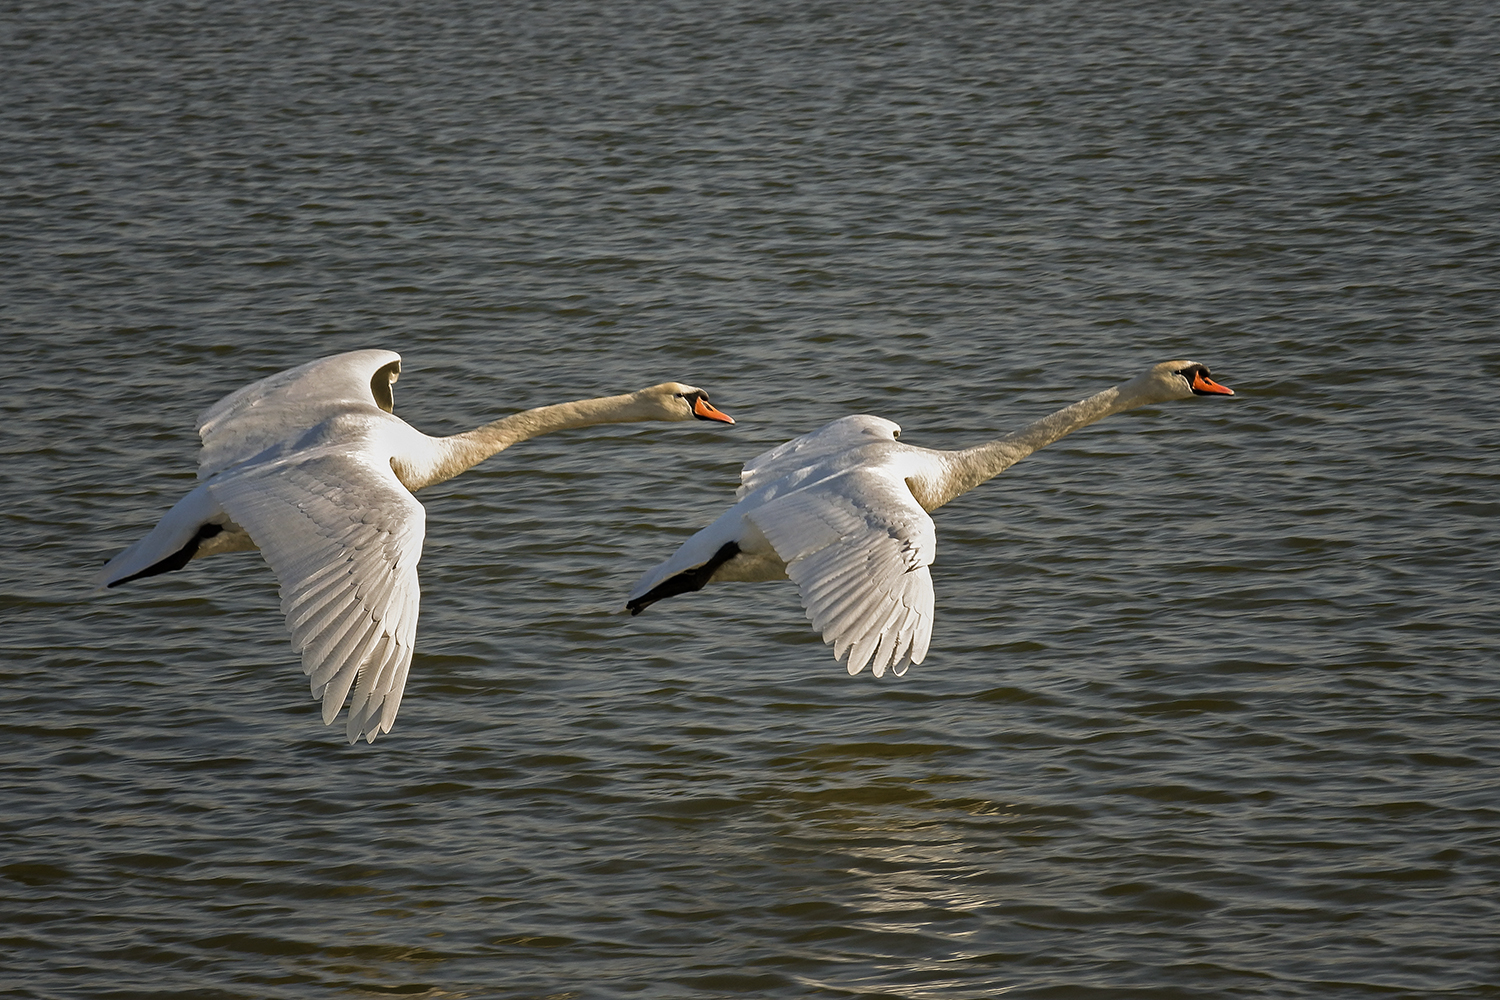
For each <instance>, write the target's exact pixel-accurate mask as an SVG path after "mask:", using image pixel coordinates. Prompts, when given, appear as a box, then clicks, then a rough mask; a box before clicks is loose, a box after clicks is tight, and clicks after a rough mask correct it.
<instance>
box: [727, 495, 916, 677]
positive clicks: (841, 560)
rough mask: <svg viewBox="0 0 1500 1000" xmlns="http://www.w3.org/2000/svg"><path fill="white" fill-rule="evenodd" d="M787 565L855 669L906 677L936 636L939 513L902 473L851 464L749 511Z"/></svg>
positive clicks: (806, 602) (821, 625)
mask: <svg viewBox="0 0 1500 1000" xmlns="http://www.w3.org/2000/svg"><path fill="white" fill-rule="evenodd" d="M745 516H746V517H747V518H748V519H749V520H751V521H752V522H754V524H755V526H756V527H758V528H759V529H760V530H761V531H762V532H763V533H764V534H765V536H766V538H767V540H769V541H770V543H771V545H772V546H774V547H775V549H776V554H777V555H779V556H781V558H782V559H783V560H784V561H785V562H786V567H787V569H786V572H787V576H789V577H791V578H792V580H793V581H794V582H795V583H796V584H797V589H798V591H800V593H801V595H802V604H803V607H805V608H806V609H807V616H808V618H810V619H812V623H813V627H814V628H816V629H817V630H818V631H819V632H821V633H822V635H823V641H824V642H827V643H830V644H831V645H832V646H833V655H834V658H835V659H843V657H844V654H845V653H846V652H847V653H848V654H849V663H848V669H849V673H851V674H857V673H859V672H860V671H861V670H862V669H864V666H865V664H866V663H869V664H870V668H871V670H872V671H873V672H874V674H875V676H876V677H879V676H881V675H883V674H884V673H885V671H886V670H887V669H891V670H893V671H894V672H895V673H896V674H898V675H900V674H904V673H905V672H906V668H907V666H908V665H909V664H912V663H921V662H922V658H923V657H925V656H926V655H927V647H928V645H929V643H930V642H931V641H932V615H933V599H932V575H931V574H930V573H929V572H928V569H927V567H928V566H930V565H932V560H933V556H934V555H935V554H936V550H937V534H936V531H935V530H934V528H933V524H932V518H931V517H929V516H928V515H927V512H926V511H925V510H923V509H922V508H921V506H920V505H919V504H918V503H917V502H916V500H915V499H914V498H913V497H912V495H911V491H910V490H909V489H908V488H907V486H906V484H905V482H903V481H902V480H901V479H899V478H896V477H894V476H891V475H889V474H884V473H882V472H879V471H876V470H872V469H859V468H857V469H851V470H849V471H847V472H844V473H842V474H839V475H836V476H834V477H832V478H829V479H824V480H821V481H819V482H816V483H814V484H812V485H810V486H807V487H804V488H802V489H799V490H795V491H793V492H790V493H785V494H782V495H781V496H778V497H776V498H775V499H773V500H771V501H770V502H768V503H766V504H765V505H764V506H762V507H759V508H757V509H756V510H754V511H751V512H749V513H747V514H746V515H745Z"/></svg>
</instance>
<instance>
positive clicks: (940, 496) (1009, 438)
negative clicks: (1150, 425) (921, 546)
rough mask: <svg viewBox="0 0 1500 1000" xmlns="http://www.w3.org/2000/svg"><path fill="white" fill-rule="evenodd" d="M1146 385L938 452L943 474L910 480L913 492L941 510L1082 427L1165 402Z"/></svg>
mask: <svg viewBox="0 0 1500 1000" xmlns="http://www.w3.org/2000/svg"><path fill="white" fill-rule="evenodd" d="M1141 383H1142V380H1141V379H1132V380H1131V381H1129V382H1126V383H1124V384H1122V385H1117V386H1113V387H1111V388H1109V389H1105V390H1104V391H1103V392H1101V393H1097V394H1095V395H1093V396H1090V397H1088V398H1087V399H1081V400H1079V401H1078V402H1076V403H1074V404H1073V405H1072V406H1065V407H1063V408H1062V409H1061V410H1058V411H1057V412H1056V413H1051V414H1048V415H1047V416H1045V417H1043V418H1042V419H1040V420H1037V421H1035V422H1033V423H1030V424H1027V425H1026V426H1025V427H1023V428H1021V429H1020V430H1018V431H1015V432H1014V433H1012V434H1007V435H1005V436H1004V437H1002V438H997V439H996V440H994V441H990V442H988V443H987V444H981V445H977V446H975V447H973V448H965V449H963V450H962V451H948V452H937V454H939V455H941V456H942V467H943V473H942V474H941V475H939V476H931V477H923V478H922V479H920V480H918V479H909V480H908V483H909V484H910V486H911V489H912V493H913V495H914V496H915V497H916V499H917V502H918V503H920V504H921V505H922V506H923V507H924V508H925V509H927V510H936V509H937V508H939V507H941V506H942V505H943V504H945V503H947V502H948V501H949V500H952V499H953V498H954V497H956V496H958V495H960V494H962V493H967V492H968V491H969V490H972V489H973V488H974V487H976V486H978V485H979V484H980V483H983V482H987V481H988V480H990V479H993V478H994V477H996V476H998V475H999V474H1000V473H1002V472H1004V471H1005V470H1006V469H1008V468H1010V467H1011V466H1012V465H1015V464H1016V463H1017V462H1019V461H1020V460H1021V459H1023V458H1025V457H1026V456H1027V455H1030V454H1031V453H1032V452H1034V451H1036V450H1037V449H1038V448H1045V447H1046V446H1047V445H1049V444H1051V443H1052V442H1053V441H1056V440H1057V439H1059V438H1062V437H1066V436H1067V435H1069V434H1071V433H1073V432H1074V431H1076V430H1078V429H1079V428H1080V427H1087V426H1088V425H1089V424H1092V423H1094V422H1095V421H1098V420H1103V419H1104V418H1105V417H1108V416H1112V415H1114V414H1116V413H1120V412H1122V411H1124V410H1129V409H1132V408H1133V407H1137V406H1144V405H1146V404H1147V403H1153V402H1161V401H1162V400H1161V398H1160V397H1159V396H1157V395H1155V394H1150V393H1147V392H1145V391H1144V390H1145V388H1146V387H1145V385H1144V384H1141Z"/></svg>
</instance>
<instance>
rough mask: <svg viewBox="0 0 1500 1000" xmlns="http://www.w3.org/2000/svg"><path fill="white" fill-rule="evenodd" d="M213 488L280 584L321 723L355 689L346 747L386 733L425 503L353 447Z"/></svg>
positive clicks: (408, 628) (404, 646)
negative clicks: (318, 700)
mask: <svg viewBox="0 0 1500 1000" xmlns="http://www.w3.org/2000/svg"><path fill="white" fill-rule="evenodd" d="M210 489H211V490H212V491H213V494H214V497H215V498H216V499H217V500H218V501H219V503H220V504H222V505H223V507H224V509H225V510H226V511H228V512H229V515H230V516H231V517H233V518H234V520H235V521H236V522H238V523H239V524H240V525H241V526H242V527H243V528H245V530H246V531H248V532H249V533H250V537H251V538H253V539H255V542H256V544H257V545H259V546H260V550H261V552H262V553H263V554H264V555H265V557H266V562H268V563H270V564H271V569H272V570H273V571H274V572H275V573H276V579H277V580H278V581H280V583H281V610H282V612H283V613H284V614H285V615H286V624H287V628H288V629H289V630H290V631H291V633H292V645H293V647H295V648H296V650H297V651H298V652H299V653H301V654H302V669H303V671H304V672H305V673H307V674H308V676H309V677H310V678H311V680H312V693H313V697H314V698H321V699H322V700H323V723H324V724H325V725H327V724H328V723H331V722H332V721H333V720H334V718H335V717H336V716H337V715H338V713H339V709H340V708H341V707H343V704H344V698H345V697H346V696H348V695H349V693H350V689H351V688H352V689H353V696H352V698H351V699H350V702H349V727H348V737H349V742H351V743H353V742H354V741H356V740H357V739H359V738H360V737H361V736H363V737H364V738H365V740H367V741H369V742H374V740H375V737H376V736H377V735H379V734H380V733H384V732H388V731H390V728H391V723H392V722H394V721H395V718H396V710H397V709H398V708H399V707H400V705H401V692H402V691H403V690H404V689H405V687H406V673H407V670H408V668H409V667H410V666H411V654H412V647H413V645H414V643H415V640H416V633H417V610H418V603H419V598H420V591H419V589H418V585H417V561H418V560H419V559H420V558H421V555H422V539H423V537H424V534H425V531H426V512H425V511H424V510H423V509H422V505H421V504H420V503H418V502H417V499H416V497H414V496H412V495H411V493H410V492H409V491H408V490H407V489H406V487H405V486H402V485H401V483H400V481H399V480H397V479H396V474H395V473H394V472H392V471H391V467H390V464H389V462H384V461H380V460H378V459H377V458H375V457H373V456H368V457H367V456H365V455H362V454H360V453H358V452H353V451H350V450H349V449H348V448H347V447H345V448H343V449H339V450H334V449H323V450H320V451H315V452H312V453H309V454H305V455H300V456H297V457H295V458H293V459H289V460H286V461H280V462H270V463H264V464H257V465H253V466H250V467H248V468H246V469H244V470H243V471H231V472H229V473H227V474H225V475H222V476H219V477H218V478H216V479H215V480H214V481H213V482H212V484H211V485H210Z"/></svg>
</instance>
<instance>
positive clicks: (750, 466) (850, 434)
mask: <svg viewBox="0 0 1500 1000" xmlns="http://www.w3.org/2000/svg"><path fill="white" fill-rule="evenodd" d="M900 433H901V427H900V425H899V424H897V423H896V422H895V421H894V420H887V419H885V418H884V417H873V416H870V415H869V414H868V413H857V414H854V415H852V416H847V417H839V418H838V419H837V420H833V421H830V422H829V423H826V424H824V425H823V426H822V427H819V428H818V429H817V430H815V431H812V432H810V433H807V434H803V435H802V436H801V437H794V438H792V439H791V440H790V441H787V442H785V443H784V444H779V445H777V446H776V447H774V448H772V449H771V450H769V451H764V452H761V453H760V454H759V455H756V456H755V457H754V458H752V459H751V460H750V461H748V462H746V463H745V466H744V468H743V469H741V470H740V487H739V490H738V491H736V493H735V496H736V497H743V496H745V495H746V494H749V493H752V492H754V491H755V490H758V489H760V488H762V487H764V486H766V485H768V484H770V483H772V482H775V481H776V480H779V479H786V480H787V482H786V483H785V484H784V486H782V487H779V489H780V490H785V489H786V488H794V487H795V486H796V485H797V484H798V483H799V482H801V481H803V480H804V479H805V478H806V477H807V476H809V475H817V474H818V473H819V471H821V472H823V473H828V472H831V471H833V470H834V469H836V468H837V467H838V465H839V464H840V463H838V462H837V457H838V456H840V455H842V454H844V453H846V452H849V451H851V450H852V449H856V448H859V447H861V446H863V445H867V444H871V443H872V442H881V441H894V440H896V438H897V437H898V436H899V435H900ZM830 460H832V461H830Z"/></svg>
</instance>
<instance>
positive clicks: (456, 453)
mask: <svg viewBox="0 0 1500 1000" xmlns="http://www.w3.org/2000/svg"><path fill="white" fill-rule="evenodd" d="M662 419H664V417H663V414H662V411H661V409H660V407H659V406H658V407H653V406H651V405H650V404H649V403H646V402H644V401H642V400H641V399H640V398H639V397H638V396H637V395H636V394H634V393H626V394H625V395H623V396H601V397H599V398H598V399H580V400H576V401H574V402H571V403H557V404H554V405H552V406H538V407H536V408H535V409H531V410H523V411H522V412H520V413H513V414H511V415H510V416H508V417H502V418H500V419H499V420H495V421H492V422H490V423H487V424H485V425H484V426H483V427H477V428H475V429H474V430H472V431H465V432H464V433H462V434H454V435H451V436H449V437H440V438H428V440H429V441H430V442H432V448H433V451H432V453H431V454H430V455H428V456H424V457H425V458H426V461H425V462H421V463H418V462H406V463H403V462H401V461H400V460H399V459H398V460H397V461H396V463H394V464H395V466H396V475H397V476H398V477H399V478H400V479H401V481H402V482H403V483H404V484H405V485H406V488H407V489H409V490H419V489H421V488H422V487H424V486H431V485H433V484H434V483H441V482H444V481H446V480H449V479H452V478H453V477H454V476H456V475H458V474H459V473H461V472H464V471H465V470H468V469H472V468H473V467H474V466H476V465H478V464H479V463H480V462H483V461H484V460H485V459H487V458H489V457H490V456H491V455H494V454H496V453H498V452H502V451H504V450H505V449H506V448H509V447H510V446H511V445H513V444H515V443H516V442H518V441H525V440H526V439H528V438H534V437H538V436H540V435H542V434H551V433H552V432H553V431H565V430H569V429H571V428H574V427H591V426H593V425H595V424H624V423H632V422H635V421H640V420H662Z"/></svg>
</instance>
